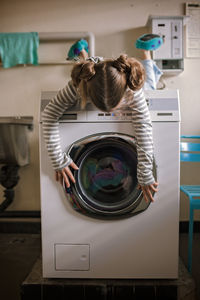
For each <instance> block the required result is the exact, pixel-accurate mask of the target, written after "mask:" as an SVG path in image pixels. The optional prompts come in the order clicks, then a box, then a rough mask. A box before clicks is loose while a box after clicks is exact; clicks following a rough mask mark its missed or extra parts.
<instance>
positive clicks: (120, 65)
mask: <svg viewBox="0 0 200 300" xmlns="http://www.w3.org/2000/svg"><path fill="white" fill-rule="evenodd" d="M113 66H114V67H115V68H116V69H117V70H118V71H119V72H120V73H123V72H124V73H127V72H128V71H130V64H129V62H128V56H127V55H126V54H122V55H120V57H118V58H117V59H116V60H114V62H113Z"/></svg>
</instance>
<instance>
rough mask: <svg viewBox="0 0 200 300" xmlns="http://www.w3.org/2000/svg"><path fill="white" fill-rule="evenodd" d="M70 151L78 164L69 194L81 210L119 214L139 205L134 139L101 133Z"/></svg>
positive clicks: (140, 194)
mask: <svg viewBox="0 0 200 300" xmlns="http://www.w3.org/2000/svg"><path fill="white" fill-rule="evenodd" d="M77 145H79V146H77ZM69 154H70V156H71V157H72V159H73V160H74V162H75V163H76V164H77V165H78V166H79V170H78V171H75V173H74V176H75V179H76V184H75V185H72V188H71V189H72V192H71V196H72V198H73V200H74V202H75V203H76V205H77V206H78V207H79V208H80V209H81V210H82V211H83V212H86V213H93V214H97V215H104V216H108V215H110V216H119V215H124V214H127V213H130V212H133V211H135V210H136V209H137V207H138V206H141V200H142V198H143V197H142V193H141V190H139V189H138V188H137V185H138V182H137V151H136V146H135V143H134V140H133V139H132V142H130V141H127V140H125V139H123V138H121V137H118V136H112V137H111V136H108V137H105V136H104V137H103V138H99V139H97V138H96V139H94V140H90V141H89V142H87V143H86V142H85V141H82V143H78V144H76V143H75V144H74V145H73V147H72V149H71V150H70V153H69ZM140 208H141V207H140Z"/></svg>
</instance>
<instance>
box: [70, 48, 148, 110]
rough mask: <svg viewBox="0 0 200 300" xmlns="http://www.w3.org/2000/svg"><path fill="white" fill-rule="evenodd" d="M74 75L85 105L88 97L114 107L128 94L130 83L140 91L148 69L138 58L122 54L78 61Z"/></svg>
mask: <svg viewBox="0 0 200 300" xmlns="http://www.w3.org/2000/svg"><path fill="white" fill-rule="evenodd" d="M71 77H72V80H73V83H74V85H75V86H76V87H77V88H79V90H80V95H81V98H82V107H84V106H85V103H86V101H87V98H88V97H89V98H90V99H91V101H92V102H93V103H94V104H95V106H96V107H97V108H99V109H100V110H102V111H111V110H112V109H113V108H115V107H116V106H117V105H118V104H119V103H120V101H121V99H122V98H123V97H124V96H125V92H126V89H127V87H129V88H130V89H131V90H133V91H137V90H139V89H140V88H141V87H142V86H143V84H144V79H145V72H144V68H143V66H142V64H141V63H140V62H139V61H138V60H136V59H135V58H128V57H127V55H125V54H123V55H121V56H120V57H119V58H117V59H116V60H105V61H103V62H99V63H94V62H93V61H90V60H87V61H83V62H79V63H77V64H76V65H75V66H74V67H73V69H72V73H71Z"/></svg>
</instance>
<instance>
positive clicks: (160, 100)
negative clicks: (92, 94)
mask: <svg viewBox="0 0 200 300" xmlns="http://www.w3.org/2000/svg"><path fill="white" fill-rule="evenodd" d="M56 94H57V92H51V91H44V92H42V95H41V104H40V122H42V118H41V115H42V112H43V110H44V108H45V106H46V105H47V104H48V103H49V101H50V100H51V99H52V98H53V97H55V96H56ZM145 97H146V101H147V104H148V107H149V111H150V115H151V120H152V121H153V122H165V121H171V122H174V121H180V108H179V92H178V90H155V91H145ZM131 120H132V112H131V109H129V108H126V109H125V110H116V111H114V112H110V113H108V112H102V111H99V110H97V108H96V107H95V106H94V105H93V104H92V103H90V102H88V103H87V105H86V108H85V109H84V110H81V108H80V103H79V102H78V103H77V105H76V106H73V107H71V108H70V109H68V110H67V111H66V112H65V113H64V114H63V116H62V117H61V118H60V122H61V123H64V122H105V121H106V122H131Z"/></svg>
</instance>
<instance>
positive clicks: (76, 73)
mask: <svg viewBox="0 0 200 300" xmlns="http://www.w3.org/2000/svg"><path fill="white" fill-rule="evenodd" d="M94 75H95V69H94V62H93V61H85V62H80V63H77V64H76V65H75V66H74V68H73V69H72V73H71V77H72V80H73V82H74V84H75V86H78V85H79V83H80V81H81V80H86V81H88V80H90V79H91V78H92V77H93V76H94Z"/></svg>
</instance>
